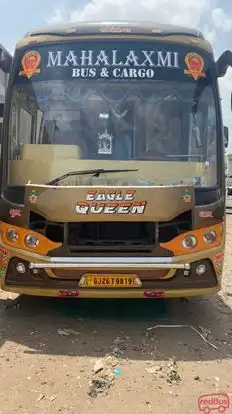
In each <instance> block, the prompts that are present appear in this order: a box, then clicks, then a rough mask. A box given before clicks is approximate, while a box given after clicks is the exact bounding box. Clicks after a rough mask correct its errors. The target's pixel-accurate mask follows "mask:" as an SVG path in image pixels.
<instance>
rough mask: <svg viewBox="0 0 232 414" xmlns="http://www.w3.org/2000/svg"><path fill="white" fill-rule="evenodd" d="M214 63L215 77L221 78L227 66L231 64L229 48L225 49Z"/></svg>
mask: <svg viewBox="0 0 232 414" xmlns="http://www.w3.org/2000/svg"><path fill="white" fill-rule="evenodd" d="M215 64H216V71H217V77H218V78H221V77H222V76H225V74H226V72H227V69H228V67H229V66H232V52H231V51H230V50H226V51H225V52H224V53H222V55H221V56H220V57H219V58H218V60H217V61H216V62H215Z"/></svg>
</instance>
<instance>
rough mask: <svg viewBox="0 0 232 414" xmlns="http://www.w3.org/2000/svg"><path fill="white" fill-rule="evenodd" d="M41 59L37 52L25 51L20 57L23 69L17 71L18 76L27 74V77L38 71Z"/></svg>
mask: <svg viewBox="0 0 232 414" xmlns="http://www.w3.org/2000/svg"><path fill="white" fill-rule="evenodd" d="M40 61H41V56H40V54H39V52H36V51H30V52H27V53H26V54H25V55H24V56H23V58H22V67H23V70H22V71H21V72H19V75H20V76H23V75H25V76H27V78H28V79H31V77H32V76H33V75H35V74H38V73H40V69H39V64H40Z"/></svg>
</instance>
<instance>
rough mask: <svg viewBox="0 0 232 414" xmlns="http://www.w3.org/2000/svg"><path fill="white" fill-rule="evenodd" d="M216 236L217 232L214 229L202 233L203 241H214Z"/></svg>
mask: <svg viewBox="0 0 232 414" xmlns="http://www.w3.org/2000/svg"><path fill="white" fill-rule="evenodd" d="M216 238H217V234H216V232H215V231H214V230H211V231H207V233H205V234H204V242H205V243H213V242H215V240H216Z"/></svg>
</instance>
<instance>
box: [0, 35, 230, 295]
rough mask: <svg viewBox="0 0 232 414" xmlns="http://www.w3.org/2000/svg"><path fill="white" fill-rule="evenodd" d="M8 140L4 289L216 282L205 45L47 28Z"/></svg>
mask: <svg viewBox="0 0 232 414" xmlns="http://www.w3.org/2000/svg"><path fill="white" fill-rule="evenodd" d="M6 106H7V108H6V113H5V118H4V136H3V144H2V152H3V154H2V197H1V224H0V227H1V233H0V244H1V287H2V289H4V290H7V291H12V292H19V293H25V294H31V295H45V296H61V297H80V298H81V297H83V298H84V297H102V298H104V297H112V298H116V297H134V298H136V297H138V298H139V297H175V296H191V295H205V294H210V293H213V292H216V291H218V290H219V289H220V278H221V274H222V266H223V256H224V233H225V230H224V146H223V133H222V131H223V126H222V121H221V112H220V102H219V94H218V86H217V73H216V66H215V62H214V58H213V53H212V50H211V47H210V45H209V44H208V42H206V41H204V40H203V39H201V38H197V37H194V36H189V35H188V36H187V35H186V36H185V35H175V34H174V35H172V36H168V35H164V36H161V35H159V36H155V35H154V33H153V34H152V36H151V35H146V36H144V35H143V36H139V35H136V36H135V35H130V34H125V35H123V36H122V35H117V34H115V33H114V35H109V34H107V33H104V34H103V31H101V33H100V34H99V33H98V34H97V35H96V34H95V35H94V36H93V35H91V36H90V35H89V36H86V35H85V36H79V37H78V35H76V36H75V37H73V36H70V35H69V36H68V34H66V35H65V36H63V37H62V35H60V36H57V37H55V36H52V35H51V34H50V35H48V36H47V38H46V36H44V35H41V39H40V36H37V38H36V40H35V41H33V37H31V40H30V39H29V40H28V39H27V41H25V42H23V43H22V45H21V46H20V47H18V49H17V51H16V54H15V58H14V64H13V71H12V74H11V80H10V87H9V89H8V98H7V105H6Z"/></svg>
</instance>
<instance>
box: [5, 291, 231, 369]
mask: <svg viewBox="0 0 232 414" xmlns="http://www.w3.org/2000/svg"><path fill="white" fill-rule="evenodd" d="M12 304H14V302H12V301H10V300H0V338H1V339H0V340H1V346H2V345H3V344H4V343H5V342H6V341H11V342H15V343H18V344H21V345H23V346H25V347H26V348H24V352H25V353H29V354H40V355H71V356H90V357H100V356H103V355H106V354H107V353H111V352H113V351H115V347H117V344H116V343H115V339H116V338H117V337H121V338H124V340H122V341H121V344H120V346H119V348H120V351H122V358H128V359H130V360H143V359H144V360H147V359H151V358H155V359H158V360H159V359H160V360H167V359H169V358H170V357H173V356H174V357H175V358H176V359H177V360H182V361H188V360H190V361H195V360H205V361H207V360H215V359H218V358H219V359H224V358H231V356H232V325H231V320H232V309H231V307H229V306H228V305H227V304H226V303H225V302H224V301H223V299H222V298H221V296H220V295H215V296H211V297H207V298H191V299H190V300H188V301H184V300H179V299H172V300H163V299H160V300H142V301H140V300H81V301H80V300H72V299H68V300H67V299H50V298H49V299H47V298H34V297H27V296H21V297H20V298H19V301H18V303H16V306H15V308H14V307H12ZM6 305H10V307H9V308H7V309H6ZM17 305H18V307H17ZM157 324H165V325H171V324H184V325H192V326H194V327H196V328H197V329H198V330H199V331H200V332H201V333H203V334H204V335H205V336H207V339H208V340H209V341H211V342H212V343H213V344H215V345H216V346H217V347H219V348H220V350H221V351H218V350H216V349H214V348H213V347H212V346H210V345H209V344H207V343H205V342H204V341H203V339H202V338H201V337H200V336H199V335H197V333H195V332H194V331H193V330H191V329H190V328H168V327H166V328H158V329H154V330H152V331H149V332H148V331H147V328H149V327H152V326H154V325H157ZM199 327H202V328H203V330H201V328H199ZM60 329H61V330H66V329H68V330H71V331H67V332H66V331H65V332H66V333H68V335H67V336H65V335H61V334H60V333H58V330H60ZM116 342H117V341H116ZM119 342H120V341H119Z"/></svg>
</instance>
